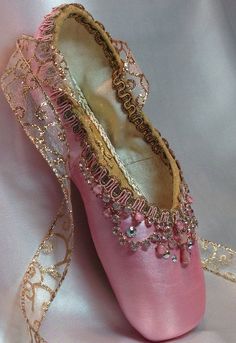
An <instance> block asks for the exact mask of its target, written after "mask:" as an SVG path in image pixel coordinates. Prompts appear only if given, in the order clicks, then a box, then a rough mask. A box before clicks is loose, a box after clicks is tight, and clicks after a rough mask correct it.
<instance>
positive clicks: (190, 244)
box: [188, 241, 193, 250]
mask: <svg viewBox="0 0 236 343" xmlns="http://www.w3.org/2000/svg"><path fill="white" fill-rule="evenodd" d="M192 247H193V241H188V248H189V250H191V249H192Z"/></svg>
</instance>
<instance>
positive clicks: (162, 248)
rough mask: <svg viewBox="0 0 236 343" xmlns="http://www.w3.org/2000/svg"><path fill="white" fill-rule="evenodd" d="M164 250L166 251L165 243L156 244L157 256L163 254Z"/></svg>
mask: <svg viewBox="0 0 236 343" xmlns="http://www.w3.org/2000/svg"><path fill="white" fill-rule="evenodd" d="M166 251H167V249H166V247H165V245H163V244H159V245H157V246H156V253H157V256H159V257H161V256H163V255H164V254H165V253H166Z"/></svg>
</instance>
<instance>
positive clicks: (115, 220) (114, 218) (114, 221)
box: [112, 214, 120, 224]
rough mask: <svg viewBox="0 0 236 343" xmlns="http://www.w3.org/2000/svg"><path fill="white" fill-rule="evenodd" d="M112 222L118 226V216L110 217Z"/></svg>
mask: <svg viewBox="0 0 236 343" xmlns="http://www.w3.org/2000/svg"><path fill="white" fill-rule="evenodd" d="M112 221H113V223H115V224H118V223H119V222H120V217H119V216H118V214H115V215H114V216H113V217H112Z"/></svg>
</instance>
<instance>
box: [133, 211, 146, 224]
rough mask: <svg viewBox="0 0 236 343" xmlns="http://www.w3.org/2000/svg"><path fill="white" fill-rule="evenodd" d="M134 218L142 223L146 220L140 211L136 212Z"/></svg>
mask: <svg viewBox="0 0 236 343" xmlns="http://www.w3.org/2000/svg"><path fill="white" fill-rule="evenodd" d="M134 220H135V222H136V223H137V224H140V223H142V221H143V220H144V215H143V214H142V213H140V212H136V213H135V215H134Z"/></svg>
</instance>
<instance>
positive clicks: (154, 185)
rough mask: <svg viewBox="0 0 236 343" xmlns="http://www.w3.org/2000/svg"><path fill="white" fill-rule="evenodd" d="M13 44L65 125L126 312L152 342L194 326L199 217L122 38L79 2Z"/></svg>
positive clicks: (199, 307)
mask: <svg viewBox="0 0 236 343" xmlns="http://www.w3.org/2000/svg"><path fill="white" fill-rule="evenodd" d="M18 44H19V46H20V49H21V51H22V55H25V60H26V61H27V63H28V66H30V68H31V71H32V74H33V75H35V77H36V78H37V80H38V83H39V84H40V87H41V88H42V89H43V93H44V95H45V98H47V99H48V100H47V101H49V102H50V106H51V108H52V109H53V111H55V113H57V114H58V116H59V119H60V121H61V122H62V126H63V127H64V130H65V136H66V138H65V137H64V139H66V141H67V142H68V146H69V151H70V160H69V173H70V175H69V176H70V178H71V179H72V180H73V182H74V183H75V184H76V186H77V188H78V189H79V191H80V193H81V196H82V199H83V201H84V205H85V208H86V212H87V217H88V222H89V227H90V230H91V235H92V238H93V241H94V244H95V247H96V250H97V253H98V256H99V258H100V261H101V263H102V265H103V267H104V270H105V272H106V274H107V276H108V279H109V281H110V284H111V287H112V288H113V290H114V293H115V295H116V297H117V300H118V302H119V304H120V306H121V308H122V310H123V313H124V314H125V316H126V318H127V319H128V320H129V322H130V323H131V325H132V326H133V327H134V328H136V330H137V331H139V332H140V333H141V334H142V335H143V336H144V337H145V338H146V339H149V340H151V341H163V340H166V339H171V338H174V337H177V336H180V335H183V334H184V333H186V332H188V331H190V330H192V329H193V328H194V327H196V326H197V325H198V323H199V322H200V320H201V319H202V317H203V314H204V310H205V284H204V277H203V270H202V267H201V261H200V253H199V248H198V243H197V236H196V228H197V220H196V218H195V216H194V213H193V210H192V206H191V204H192V198H191V196H190V194H189V189H188V186H187V184H186V182H185V181H184V178H183V174H182V171H181V168H180V165H179V163H178V161H177V160H176V159H175V156H174V153H173V151H172V150H171V149H170V148H169V145H168V143H167V141H166V140H165V139H164V138H162V137H161V135H160V133H159V132H158V131H157V130H156V129H154V128H153V127H152V125H151V124H150V122H149V121H148V119H147V118H146V116H145V115H144V113H143V112H142V107H143V105H144V102H145V100H146V97H147V92H148V84H147V81H146V79H145V77H144V75H143V74H142V73H141V71H140V70H139V68H138V66H137V64H136V63H135V61H134V57H133V55H132V53H131V52H130V50H129V49H128V47H127V44H126V43H124V42H121V41H116V40H113V39H112V38H111V37H110V35H109V34H108V33H107V32H106V31H105V29H104V27H103V25H102V24H100V23H99V22H97V21H95V20H94V19H93V17H92V16H91V15H90V14H89V13H88V12H87V11H86V10H85V9H84V8H83V6H81V5H78V4H70V5H62V6H60V7H57V8H55V9H53V11H52V12H51V13H50V14H48V15H47V16H46V17H45V19H44V21H43V23H42V24H41V26H40V28H39V30H38V32H37V34H36V36H35V38H32V37H23V38H22V39H21V40H20V41H19V43H18ZM13 59H14V56H13ZM18 65H19V64H18ZM19 70H20V69H19ZM20 72H22V70H21V71H20ZM20 72H19V73H20ZM4 82H5V81H4ZM27 82H28V83H30V84H31V86H30V87H31V89H32V92H31V93H32V94H31V96H32V98H33V99H34V102H35V103H36V104H38V105H40V104H41V105H42V103H41V101H42V100H41V99H39V97H37V94H36V91H34V82H33V81H32V80H30V81H27ZM35 88H37V87H36V86H35ZM8 100H9V99H8ZM10 101H11V100H10ZM15 108H16V111H18V116H23V115H24V114H22V112H21V111H22V109H21V108H19V107H15ZM41 109H42V108H41ZM36 112H37V115H38V117H37V118H38V119H37V120H41V121H42V120H44V119H45V118H46V119H47V117H46V115H45V113H44V112H43V111H36ZM46 119H45V120H46ZM42 135H43V133H42ZM61 139H63V138H62V137H61ZM35 144H38V145H40V140H38V141H36V143H35Z"/></svg>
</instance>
